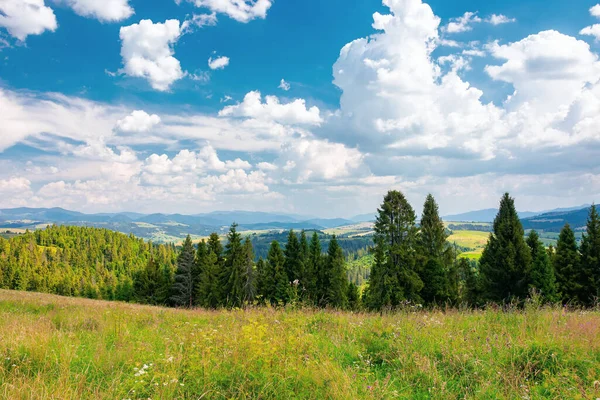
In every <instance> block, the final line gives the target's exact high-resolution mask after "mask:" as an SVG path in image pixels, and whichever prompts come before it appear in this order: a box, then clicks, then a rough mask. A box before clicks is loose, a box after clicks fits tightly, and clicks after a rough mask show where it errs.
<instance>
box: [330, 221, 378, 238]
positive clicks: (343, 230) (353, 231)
mask: <svg viewBox="0 0 600 400" xmlns="http://www.w3.org/2000/svg"><path fill="white" fill-rule="evenodd" d="M323 232H325V233H326V234H328V235H337V236H347V237H353V236H364V235H369V234H372V233H373V223H372V222H361V223H358V224H354V225H345V226H338V227H336V228H329V229H325V230H324V231H323Z"/></svg>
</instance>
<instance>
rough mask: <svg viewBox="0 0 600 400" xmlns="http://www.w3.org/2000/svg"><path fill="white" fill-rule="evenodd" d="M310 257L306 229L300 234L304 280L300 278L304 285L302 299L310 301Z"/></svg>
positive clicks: (302, 286)
mask: <svg viewBox="0 0 600 400" xmlns="http://www.w3.org/2000/svg"><path fill="white" fill-rule="evenodd" d="M309 255H310V247H309V244H308V239H307V237H306V232H305V231H304V229H303V230H302V232H300V262H301V263H302V278H300V282H301V283H302V285H301V289H302V298H303V299H308V298H309V296H308V294H309V286H310V282H309V281H310V279H311V276H310V272H309V271H308V270H309V268H310V266H309Z"/></svg>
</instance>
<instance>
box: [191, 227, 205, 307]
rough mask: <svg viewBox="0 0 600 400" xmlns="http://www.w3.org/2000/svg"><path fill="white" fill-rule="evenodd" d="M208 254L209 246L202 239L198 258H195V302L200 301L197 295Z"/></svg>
mask: <svg viewBox="0 0 600 400" xmlns="http://www.w3.org/2000/svg"><path fill="white" fill-rule="evenodd" d="M207 256H208V247H207V246H206V242H205V241H204V239H202V240H201V241H200V242H199V243H198V248H197V249H196V259H195V260H194V269H193V270H192V280H193V284H194V304H199V303H200V300H199V299H198V296H197V294H198V286H199V285H200V277H201V276H202V270H203V269H204V265H205V263H206V257H207Z"/></svg>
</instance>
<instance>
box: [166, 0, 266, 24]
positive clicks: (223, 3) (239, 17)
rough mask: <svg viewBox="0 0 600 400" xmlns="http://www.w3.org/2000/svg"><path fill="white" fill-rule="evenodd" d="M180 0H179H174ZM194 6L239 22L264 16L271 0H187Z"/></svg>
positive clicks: (178, 0)
mask: <svg viewBox="0 0 600 400" xmlns="http://www.w3.org/2000/svg"><path fill="white" fill-rule="evenodd" d="M176 1H177V2H180V0H176ZM188 1H189V2H190V3H194V4H195V5H196V7H202V8H208V9H210V10H211V11H212V12H215V13H219V14H225V15H227V16H228V17H229V18H232V19H234V20H236V21H239V22H249V21H251V20H253V19H256V18H262V19H264V18H266V17H267V11H268V10H269V8H271V5H272V3H273V2H272V0H188Z"/></svg>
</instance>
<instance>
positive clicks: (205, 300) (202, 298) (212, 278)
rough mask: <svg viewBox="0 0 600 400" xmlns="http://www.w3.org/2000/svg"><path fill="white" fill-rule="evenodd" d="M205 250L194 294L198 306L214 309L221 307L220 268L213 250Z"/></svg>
mask: <svg viewBox="0 0 600 400" xmlns="http://www.w3.org/2000/svg"><path fill="white" fill-rule="evenodd" d="M207 250H208V252H207V254H206V258H205V260H204V263H203V266H202V273H201V274H200V282H199V283H198V288H197V290H196V293H197V297H198V304H199V305H200V306H202V307H204V308H213V309H214V308H217V307H219V306H221V305H222V298H223V295H222V287H221V267H220V266H219V258H218V257H217V255H216V254H215V253H214V252H213V250H212V249H210V248H209V249H207Z"/></svg>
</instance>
